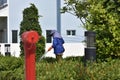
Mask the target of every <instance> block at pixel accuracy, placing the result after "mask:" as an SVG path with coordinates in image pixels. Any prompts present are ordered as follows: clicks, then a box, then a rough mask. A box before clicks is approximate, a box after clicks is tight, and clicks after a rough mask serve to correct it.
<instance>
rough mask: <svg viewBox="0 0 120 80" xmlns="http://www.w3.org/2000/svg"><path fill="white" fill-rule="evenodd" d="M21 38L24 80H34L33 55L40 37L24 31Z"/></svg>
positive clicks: (34, 33) (32, 32) (34, 32)
mask: <svg viewBox="0 0 120 80" xmlns="http://www.w3.org/2000/svg"><path fill="white" fill-rule="evenodd" d="M21 37H22V42H23V46H24V53H25V80H36V71H35V67H36V66H35V53H36V43H37V42H38V40H39V38H40V36H39V35H38V33H37V32H36V31H26V32H24V33H23V34H22V36H21Z"/></svg>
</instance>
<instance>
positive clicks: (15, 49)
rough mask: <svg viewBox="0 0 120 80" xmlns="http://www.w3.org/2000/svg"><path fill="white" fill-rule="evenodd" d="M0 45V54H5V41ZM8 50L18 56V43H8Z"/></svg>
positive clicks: (12, 54)
mask: <svg viewBox="0 0 120 80" xmlns="http://www.w3.org/2000/svg"><path fill="white" fill-rule="evenodd" d="M0 45H1V49H0V52H1V54H3V55H5V43H1V44H0ZM10 51H11V56H15V57H19V55H20V47H19V44H18V43H17V44H15V43H12V44H10Z"/></svg>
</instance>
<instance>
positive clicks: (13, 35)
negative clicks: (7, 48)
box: [12, 30, 18, 43]
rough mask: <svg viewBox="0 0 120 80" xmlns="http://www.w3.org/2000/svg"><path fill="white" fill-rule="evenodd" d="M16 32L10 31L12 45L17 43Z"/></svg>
mask: <svg viewBox="0 0 120 80" xmlns="http://www.w3.org/2000/svg"><path fill="white" fill-rule="evenodd" d="M17 34H18V30H12V43H17V42H18V35H17Z"/></svg>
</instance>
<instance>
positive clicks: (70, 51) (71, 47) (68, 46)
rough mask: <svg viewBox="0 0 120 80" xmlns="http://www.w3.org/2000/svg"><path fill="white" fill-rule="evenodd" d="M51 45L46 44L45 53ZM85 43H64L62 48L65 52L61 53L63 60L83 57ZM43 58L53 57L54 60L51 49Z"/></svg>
mask: <svg viewBox="0 0 120 80" xmlns="http://www.w3.org/2000/svg"><path fill="white" fill-rule="evenodd" d="M51 45H52V44H51V43H47V44H46V51H47V49H48V48H49V47H50V46H51ZM85 47H86V46H85V43H65V44H64V48H65V52H64V53H63V58H66V57H70V56H84V48H85ZM45 57H53V58H55V55H54V52H53V49H52V50H51V51H50V52H48V53H47V54H46V56H45Z"/></svg>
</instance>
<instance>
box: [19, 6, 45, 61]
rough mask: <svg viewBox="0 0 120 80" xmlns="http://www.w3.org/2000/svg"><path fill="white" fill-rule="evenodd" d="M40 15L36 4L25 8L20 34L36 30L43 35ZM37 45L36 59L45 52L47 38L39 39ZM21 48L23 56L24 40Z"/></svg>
mask: <svg viewBox="0 0 120 80" xmlns="http://www.w3.org/2000/svg"><path fill="white" fill-rule="evenodd" d="M39 17H40V16H39V15H38V9H37V8H36V6H35V5H34V4H31V6H30V7H28V8H26V9H24V11H23V20H22V21H21V24H20V26H21V27H20V33H19V35H20V36H21V34H22V33H23V32H25V31H30V30H35V31H37V32H38V34H39V35H41V36H42V30H41V27H40V25H39V21H38V18H39ZM36 45H37V51H36V60H38V58H40V56H41V55H42V54H43V53H44V52H45V38H44V37H43V36H42V37H41V39H40V40H39V41H38V43H37V44H36ZM20 48H21V56H23V55H24V54H23V53H24V51H23V45H22V41H20Z"/></svg>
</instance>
